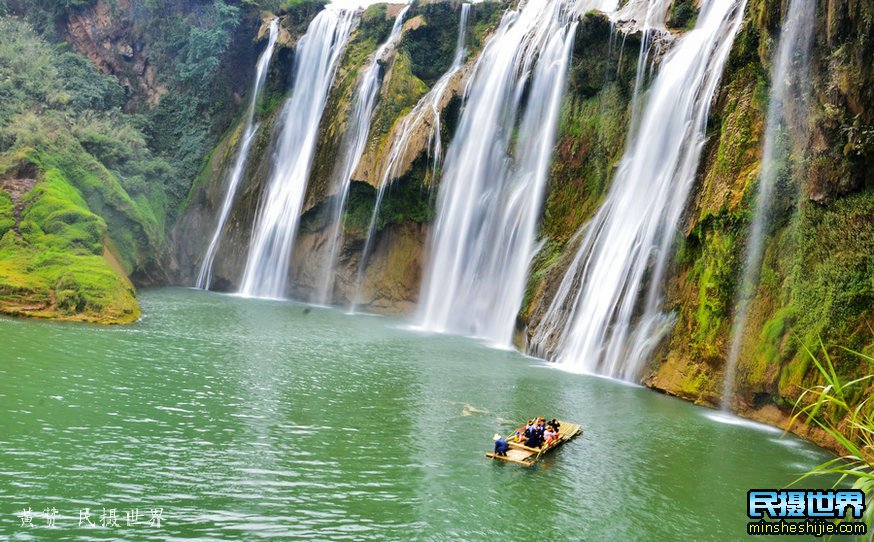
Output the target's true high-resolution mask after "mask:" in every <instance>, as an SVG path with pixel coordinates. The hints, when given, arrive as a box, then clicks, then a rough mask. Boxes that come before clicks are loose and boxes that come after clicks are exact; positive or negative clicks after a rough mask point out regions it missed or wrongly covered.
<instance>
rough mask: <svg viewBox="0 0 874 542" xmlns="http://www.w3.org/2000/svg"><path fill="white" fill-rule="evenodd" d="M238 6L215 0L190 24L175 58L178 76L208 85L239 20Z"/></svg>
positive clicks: (190, 82)
mask: <svg viewBox="0 0 874 542" xmlns="http://www.w3.org/2000/svg"><path fill="white" fill-rule="evenodd" d="M239 15H240V10H239V8H236V7H233V6H229V5H227V4H225V3H224V2H222V1H221V0H216V1H215V2H214V3H213V4H212V5H211V6H210V7H209V9H207V12H206V14H205V16H204V17H203V18H202V19H201V21H200V24H199V25H195V26H192V27H191V28H190V30H189V33H188V39H187V41H186V42H185V45H184V48H183V49H184V53H183V55H182V56H183V57H184V58H183V59H181V61H179V62H178V66H177V70H178V72H179V77H180V79H181V80H182V81H183V82H185V83H187V84H189V85H199V86H201V87H203V86H205V85H208V84H209V83H210V82H211V80H212V78H213V76H214V75H215V73H216V71H217V70H218V67H219V64H220V63H221V58H222V56H223V55H224V53H225V51H226V50H227V48H228V46H229V45H230V43H231V32H232V31H233V30H234V29H235V28H236V27H237V25H238V24H239Z"/></svg>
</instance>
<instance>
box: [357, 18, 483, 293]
mask: <svg viewBox="0 0 874 542" xmlns="http://www.w3.org/2000/svg"><path fill="white" fill-rule="evenodd" d="M469 16H470V4H467V3H465V4H462V5H461V17H460V19H459V22H458V37H457V38H456V40H455V55H454V56H453V59H452V65H451V66H449V69H448V70H447V71H446V73H444V74H443V75H442V76H441V77H440V79H439V80H438V81H437V82H436V83H434V86H433V87H431V90H429V91H428V93H427V94H425V95H424V96H422V98H421V99H420V100H419V102H418V103H417V104H416V106H415V107H414V108H413V109H412V111H410V112H409V113H408V114H407V115H406V116H405V117H404V118H403V120H401V122H400V123H399V128H398V129H397V130H396V133H397V134H398V135H397V136H396V137H395V138H394V139H393V141H392V146H391V149H390V150H389V153H388V159H387V160H386V166H385V168H384V170H383V175H382V179H381V181H380V183H379V187H378V188H377V194H376V203H375V204H374V206H373V214H372V215H371V216H370V224H369V226H368V228H367V237H366V239H365V241H364V250H363V251H362V252H361V260H360V261H359V263H358V274H357V280H356V286H357V289H358V292H356V295H355V298H354V299H353V302H352V309H353V310H354V309H355V305H356V304H357V301H358V298H359V297H360V290H361V285H362V282H363V279H364V271H365V269H366V267H367V261H368V257H369V256H370V249H371V248H372V247H373V241H374V237H375V235H376V226H377V218H378V217H379V209H380V207H381V206H382V201H383V198H384V197H385V191H386V188H388V186H389V184H390V183H391V182H392V181H393V180H394V179H396V178H397V177H398V176H399V175H400V169H401V167H402V164H401V161H402V160H410V159H411V157H409V156H408V153H409V150H410V143H411V142H412V140H413V137H414V135H415V134H416V133H417V132H418V131H419V130H422V129H423V127H424V129H426V130H427V131H428V146H427V148H428V151H429V152H430V153H431V157H432V158H431V172H432V176H431V178H432V179H433V178H434V175H435V174H436V171H437V168H438V167H439V164H440V159H441V157H442V156H443V142H442V140H441V138H440V109H441V105H442V103H443V99H444V95H445V94H446V90H447V89H448V88H449V83H450V82H451V81H452V78H453V77H455V74H456V73H458V70H460V69H461V65H462V63H463V62H464V54H465V51H466V48H465V33H466V29H467V19H468V17H469Z"/></svg>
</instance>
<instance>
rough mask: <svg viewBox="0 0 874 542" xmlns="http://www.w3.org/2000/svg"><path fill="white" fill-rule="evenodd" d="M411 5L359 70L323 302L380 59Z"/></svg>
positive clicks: (376, 84)
mask: <svg viewBox="0 0 874 542" xmlns="http://www.w3.org/2000/svg"><path fill="white" fill-rule="evenodd" d="M409 9H410V6H409V5H407V6H404V8H403V9H401V11H400V12H399V13H398V15H397V17H396V18H395V22H394V25H393V26H392V29H391V34H389V37H388V39H387V40H386V42H385V43H383V44H382V45H380V46H379V48H378V49H377V50H376V53H375V54H374V55H373V58H372V59H371V61H370V64H369V65H368V66H367V68H366V69H365V70H364V72H363V73H362V75H361V77H360V79H359V81H358V88H357V91H356V94H355V103H354V105H353V106H352V116H351V120H350V123H349V126H348V128H347V130H346V133H345V135H344V137H343V138H344V143H343V148H344V149H345V153H344V156H343V158H342V161H341V167H340V170H339V175H338V177H337V178H338V181H339V186H338V190H337V194H336V196H335V198H334V204H333V205H332V208H331V214H330V218H329V221H328V223H329V224H332V226H331V233H330V236H329V238H328V252H327V254H328V265H327V266H326V268H325V269H326V272H325V273H324V277H325V280H324V282H323V283H322V285H321V287H320V288H319V293H318V297H319V301H320V302H321V303H323V304H325V303H327V302H328V301H329V299H330V296H331V292H332V291H333V289H334V280H335V277H336V268H337V257H338V253H339V247H340V244H341V242H340V241H341V237H342V232H343V211H344V209H345V207H346V198H347V197H348V196H349V185H350V184H351V183H352V173H353V172H354V171H355V168H356V167H357V166H358V162H359V161H360V160H361V155H363V154H364V146H365V144H366V143H367V135H368V134H369V133H370V122H371V120H372V119H373V110H374V108H375V107H376V98H377V96H378V95H379V88H380V86H381V85H382V69H381V66H380V62H381V61H382V60H383V57H384V56H385V54H386V52H387V51H388V50H389V48H391V47H393V46H394V45H395V44H396V42H397V41H398V38H399V37H400V35H401V29H402V28H403V24H404V17H405V16H406V15H407V11H409Z"/></svg>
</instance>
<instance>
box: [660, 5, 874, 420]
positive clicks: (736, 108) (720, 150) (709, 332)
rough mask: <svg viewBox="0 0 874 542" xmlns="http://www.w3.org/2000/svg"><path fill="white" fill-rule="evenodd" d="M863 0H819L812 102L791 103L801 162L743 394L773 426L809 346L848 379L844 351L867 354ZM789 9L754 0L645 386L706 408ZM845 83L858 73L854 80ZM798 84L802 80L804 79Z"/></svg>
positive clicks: (767, 269) (748, 332) (870, 240)
mask: <svg viewBox="0 0 874 542" xmlns="http://www.w3.org/2000/svg"><path fill="white" fill-rule="evenodd" d="M872 13H874V11H872V7H871V6H870V5H865V4H864V3H850V4H841V5H840V6H838V5H837V4H836V3H834V2H821V3H820V5H819V8H818V11H817V18H816V27H815V41H814V44H813V56H812V64H811V81H810V103H809V105H808V107H807V108H804V107H801V104H791V105H790V106H789V107H788V108H787V113H788V114H789V115H790V116H791V117H794V118H792V119H791V122H790V123H789V126H790V127H791V129H790V131H791V133H789V134H787V135H788V137H789V140H790V144H791V145H792V146H793V147H794V152H793V163H792V164H791V165H790V166H789V167H788V169H787V171H786V173H785V174H784V175H783V177H781V179H780V180H779V183H778V188H777V195H776V197H777V206H778V208H779V211H778V212H777V213H776V216H775V219H774V224H773V225H772V228H771V231H770V232H769V236H768V240H767V245H766V250H765V257H764V263H763V268H762V271H761V279H760V284H759V286H758V289H757V291H756V294H755V298H754V299H753V301H752V303H751V306H750V316H749V318H748V321H747V324H746V328H745V329H744V330H743V341H742V346H741V355H740V361H739V367H738V371H737V375H736V379H737V387H736V393H735V394H734V396H733V397H730V398H729V399H728V401H729V402H730V403H731V405H732V406H733V408H735V409H737V410H738V411H740V412H741V413H744V414H745V415H748V416H751V417H755V418H759V419H762V420H765V421H768V422H771V423H773V422H774V421H775V420H776V419H778V418H780V417H781V416H785V414H786V413H787V412H788V411H789V410H790V409H791V406H792V404H794V401H795V399H796V398H797V397H798V395H799V394H800V393H801V392H802V391H803V389H804V388H805V387H811V386H813V385H815V384H816V383H817V382H818V377H817V373H816V371H815V370H814V369H813V367H812V364H811V358H810V355H809V354H808V353H807V352H806V351H805V348H810V349H812V350H814V351H816V350H817V349H818V341H819V339H821V340H822V341H823V343H824V344H825V345H828V346H829V347H830V348H829V351H830V353H831V354H832V355H833V359H834V361H835V362H836V364H837V366H838V368H839V369H838V370H839V371H840V372H841V374H842V376H844V377H853V376H856V375H859V374H862V373H863V372H865V370H866V369H867V368H865V367H862V366H860V365H859V363H860V362H859V361H858V359H857V358H855V357H853V356H851V355H849V354H847V353H846V352H843V351H841V350H839V349H837V348H835V346H836V345H840V346H843V347H846V348H850V349H853V350H857V351H860V352H869V353H870V352H871V349H872V347H874V343H872V333H871V328H870V325H871V324H870V323H871V319H872V316H874V312H872V310H874V289H872V283H871V280H870V277H871V276H872V271H874V261H872V257H871V255H872V254H874V235H872V233H871V232H872V225H874V222H872V217H874V206H872V203H874V199H872V190H871V189H872V186H874V185H872V184H871V180H870V178H866V177H868V176H867V175H866V173H863V172H865V171H871V169H870V167H871V159H872V147H871V142H870V141H868V140H867V139H866V137H865V136H864V135H862V134H864V133H866V132H868V133H870V129H871V126H872V124H871V123H872V113H871V110H870V104H871V103H872V102H871V95H870V85H871V83H872V82H874V81H872V79H871V69H870V66H869V65H868V63H866V62H864V61H863V60H862V59H863V58H865V57H866V55H869V56H870V55H871V52H872V51H871V44H870V40H867V39H865V38H864V37H863V36H865V35H870V32H871V30H872V28H871V16H872ZM782 17H783V14H781V11H780V3H779V2H767V1H753V2H749V4H748V6H747V15H746V21H745V25H744V27H743V29H742V31H741V34H740V35H739V36H738V40H737V44H736V46H735V49H734V51H733V53H732V60H731V64H730V67H729V69H728V71H727V73H726V74H725V76H724V78H723V84H722V90H721V92H720V95H719V98H718V102H717V104H716V107H715V109H714V111H713V113H712V116H711V122H710V124H711V126H710V130H709V131H710V133H712V134H713V135H712V136H711V139H710V141H709V142H708V149H707V151H706V153H705V156H706V160H704V163H703V164H702V166H701V170H700V175H699V179H700V181H699V188H698V190H697V192H696V196H695V200H694V201H693V202H692V205H691V208H690V211H689V215H688V220H687V223H686V227H685V230H684V237H683V238H682V239H681V241H680V245H679V247H678V258H677V268H676V271H675V273H674V277H673V278H672V279H671V285H670V291H671V294H670V300H669V304H670V306H671V307H672V308H673V309H674V310H675V311H676V313H677V314H678V321H677V325H676V328H675V329H674V331H673V333H672V335H671V336H670V338H669V340H668V343H667V344H666V345H665V346H664V348H663V350H662V355H661V356H659V358H658V359H656V360H654V362H653V365H652V369H651V372H650V373H649V375H648V376H647V379H646V382H647V384H648V385H650V386H653V387H656V388H658V389H662V390H665V391H667V392H669V393H672V394H676V395H679V396H681V397H685V398H688V399H690V400H694V401H697V402H701V403H705V404H710V405H716V404H720V402H721V401H722V382H723V378H724V374H723V373H724V369H725V359H726V357H727V351H728V342H729V340H730V338H729V333H730V327H731V322H732V319H733V317H734V305H735V301H736V295H737V292H738V289H739V286H738V284H739V280H740V267H741V265H742V262H743V250H744V246H745V243H746V237H747V236H748V235H749V225H750V221H751V213H752V208H751V200H752V194H753V191H754V189H755V182H756V179H757V177H758V173H759V168H760V155H761V146H762V137H763V124H764V116H765V113H766V107H767V90H766V89H767V88H768V85H769V84H770V79H769V78H770V68H771V58H772V56H773V52H774V48H775V46H776V40H777V38H778V34H779V24H780V21H781V20H782ZM849 80H852V81H854V83H853V84H849ZM802 83H803V82H801V81H799V82H798V84H802Z"/></svg>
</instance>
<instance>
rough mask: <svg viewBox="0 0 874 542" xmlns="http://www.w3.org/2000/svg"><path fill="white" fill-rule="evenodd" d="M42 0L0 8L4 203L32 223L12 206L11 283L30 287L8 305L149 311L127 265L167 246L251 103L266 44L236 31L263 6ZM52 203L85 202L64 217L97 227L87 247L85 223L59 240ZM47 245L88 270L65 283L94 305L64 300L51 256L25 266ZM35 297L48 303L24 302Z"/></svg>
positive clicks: (134, 269) (146, 260) (135, 265)
mask: <svg viewBox="0 0 874 542" xmlns="http://www.w3.org/2000/svg"><path fill="white" fill-rule="evenodd" d="M42 3H44V2H41V0H18V1H13V2H11V3H9V4H8V5H6V6H5V8H6V9H4V11H3V13H2V14H0V15H2V17H0V182H2V183H3V184H4V187H5V192H3V198H2V199H0V201H2V205H0V209H5V208H6V207H8V206H10V205H11V206H12V207H13V211H14V214H15V215H16V218H15V220H16V221H20V226H21V227H20V228H18V230H20V233H19V231H17V230H16V231H14V232H13V231H12V230H11V229H10V226H9V221H10V219H9V218H8V213H6V215H5V216H6V218H4V219H3V220H0V227H2V230H3V233H4V239H5V241H4V259H3V261H4V266H3V270H2V280H5V283H6V284H7V285H12V286H13V287H15V288H18V289H17V290H16V292H17V294H16V295H15V296H13V298H9V299H7V297H6V296H4V295H0V303H3V302H5V301H9V300H10V299H12V301H13V303H12V305H15V306H30V305H32V306H34V307H36V306H38V305H40V304H41V303H42V305H44V307H43V308H42V309H40V310H31V311H29V312H28V311H24V312H27V313H29V314H35V315H40V316H53V315H54V316H60V317H65V318H67V317H74V318H77V319H89V320H93V319H99V320H103V321H130V320H131V319H132V315H134V316H133V318H135V315H136V314H137V309H136V302H135V301H134V298H133V289H132V287H131V285H130V282H129V281H128V279H127V276H129V275H131V274H136V273H141V272H143V270H144V269H146V268H147V267H148V266H150V265H152V263H153V262H154V260H155V258H156V256H157V255H158V254H159V252H160V251H161V250H162V249H163V246H164V235H165V231H166V230H167V228H168V227H169V226H170V225H171V224H172V222H173V221H175V216H176V213H177V209H178V207H179V205H180V202H182V201H183V199H184V198H185V197H186V195H187V193H188V191H189V187H190V186H191V183H192V181H193V180H194V178H195V177H196V175H197V173H198V171H199V170H200V168H201V164H202V161H203V158H204V156H205V155H206V154H207V152H208V150H209V149H210V148H211V147H212V146H213V145H214V144H215V141H216V140H217V138H218V135H219V134H220V133H221V132H222V131H223V130H224V129H225V128H226V127H227V126H228V125H229V123H230V121H231V120H232V119H233V118H234V117H235V116H236V115H237V114H238V113H237V109H238V107H237V103H236V100H237V99H238V97H235V93H241V92H243V91H245V90H246V89H247V87H248V85H249V82H250V81H249V79H250V77H249V73H248V71H250V70H251V64H252V62H253V60H252V58H253V57H254V55H255V54H256V45H255V43H254V41H253V40H252V37H251V35H249V36H246V35H245V34H240V33H238V32H236V29H237V27H238V26H239V25H240V23H241V21H249V24H254V23H255V22H260V21H259V20H258V17H259V13H258V10H257V9H253V7H254V5H249V7H247V8H246V9H241V8H240V7H235V6H231V5H229V4H227V3H225V2H223V1H222V0H214V1H204V2H199V3H198V5H196V6H192V5H188V4H181V3H177V2H175V1H170V0H168V1H167V2H155V3H153V2H149V3H145V4H142V5H137V6H125V5H115V4H114V3H113V4H112V5H110V4H107V3H106V1H105V0H92V1H68V2H63V3H51V4H52V5H51V6H50V8H51V9H46V10H43V11H40V10H41V7H43V6H41V4H42ZM247 17H248V19H247ZM253 17H254V18H253ZM256 28H257V27H256ZM235 40H236V43H237V46H236V47H234V46H233V45H234V43H235ZM240 45H242V46H240ZM71 49H73V50H76V51H81V52H82V54H78V53H77V52H72V51H71ZM238 66H244V67H245V69H243V70H240V69H238V68H237V67H238ZM107 72H108V73H111V74H112V75H108V74H107ZM50 176H53V179H51V182H50ZM49 185H50V186H49ZM24 189H27V191H29V192H31V193H30V194H27V193H21V191H22V190H24ZM49 202H51V205H53V206H55V207H58V208H66V207H69V208H70V209H78V211H79V215H81V216H78V215H77V216H78V218H75V219H74V218H72V217H73V216H74V214H75V213H72V214H71V212H68V211H69V209H67V211H64V212H65V213H66V214H64V215H63V216H66V217H68V218H69V220H71V221H72V222H70V224H74V223H75V224H77V225H82V224H89V226H88V227H87V228H86V229H85V230H87V232H89V234H90V235H92V237H93V236H94V235H97V239H96V241H95V240H94V239H91V241H89V243H90V245H89V246H87V247H86V246H84V245H82V243H80V242H79V241H82V240H83V239H84V238H83V237H82V235H80V234H81V233H82V232H81V231H79V229H78V227H77V228H74V229H75V230H76V232H78V233H76V232H73V231H70V232H66V233H69V234H70V235H74V233H75V235H74V239H73V240H74V241H76V242H75V243H74V242H70V243H67V244H63V243H60V244H59V243H57V242H56V241H57V239H56V237H55V234H56V233H57V232H56V230H57V221H56V220H55V219H54V218H52V217H55V216H56V215H57V212H52V213H38V212H35V209H38V208H39V206H40V205H48V204H49ZM82 216H90V217H92V218H97V219H99V223H100V224H102V226H99V227H98V226H95V225H94V223H93V220H91V219H89V220H90V221H89V220H84V219H83V218H82ZM44 222H45V223H44ZM85 230H83V231H85ZM37 231H41V232H44V233H51V234H52V235H48V236H44V235H35V234H34V232H37ZM13 234H14V235H13ZM10 235H13V237H12V238H10V237H9V236H10ZM62 237H63V238H66V237H64V236H62ZM10 239H11V240H10ZM104 246H105V247H107V250H104V249H103V248H100V249H99V250H98V247H104ZM86 249H87V251H88V253H87V254H84V253H82V251H83V250H86ZM35 254H51V255H52V257H51V259H47V260H46V261H48V262H63V265H64V266H66V267H68V275H69V276H72V277H74V278H75V280H67V279H65V281H62V282H63V284H64V285H65V286H66V287H65V288H64V289H63V291H65V292H68V291H76V292H78V294H77V295H80V296H81V300H80V301H81V302H80V301H77V302H76V303H72V302H69V300H67V301H63V300H61V299H60V297H58V296H59V295H60V294H59V292H60V291H61V290H59V289H58V288H59V286H58V285H59V284H61V283H60V282H58V280H60V279H59V278H58V277H56V276H54V275H53V273H54V271H53V269H55V267H53V266H52V265H45V266H43V267H42V268H41V270H42V274H40V273H31V272H29V271H26V270H27V269H30V268H31V267H33V264H32V259H33V258H32V257H33V255H35ZM104 254H106V255H107V257H106V259H105V260H104V258H103V256H104ZM100 262H104V263H103V264H100ZM110 264H111V265H110ZM100 265H103V266H104V268H103V269H102V270H99V271H98V270H97V267H99V266H100ZM112 275H118V276H116V277H115V278H114V279H112V280H108V279H107V277H110V276H112ZM85 276H91V277H92V279H93V280H92V282H90V283H89V282H88V281H87V280H86V279H84V278H82V277H85ZM22 277H28V278H27V280H26V281H25V280H24V279H23V278H22ZM77 284H78V285H80V286H82V287H81V288H78V287H74V286H75V285H77ZM24 286H26V288H25V287H24ZM25 291H26V292H28V294H27V295H25V293H24V292H25ZM27 296H31V297H32V298H33V300H35V302H34V303H31V304H30V305H28V304H27V303H24V299H25V297H27ZM61 297H63V296H61ZM67 297H69V296H67ZM121 299H124V302H121V301H120V300H121ZM45 300H48V301H49V302H48V303H47V304H46V303H43V301H45ZM62 301H63V302H62ZM122 305H123V306H124V308H123V309H118V310H116V309H115V308H112V307H121V306H122ZM129 306H132V307H133V309H130V307H129ZM129 309H130V310H129ZM14 310H15V309H14V307H13V309H10V311H13V312H14ZM52 311H54V312H52ZM71 311H72V312H71ZM74 313H75V314H74Z"/></svg>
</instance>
